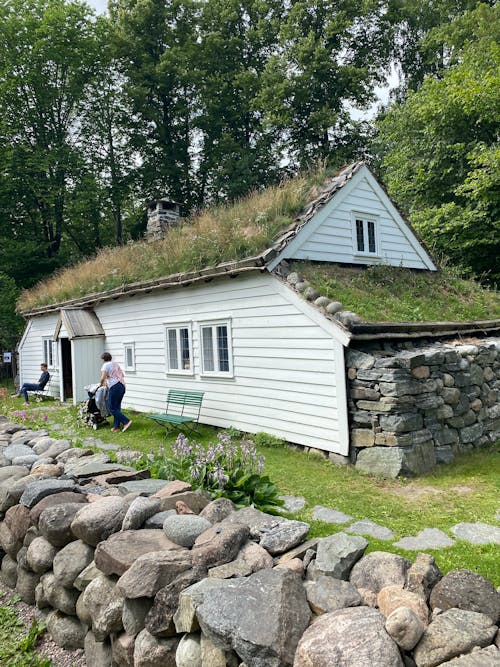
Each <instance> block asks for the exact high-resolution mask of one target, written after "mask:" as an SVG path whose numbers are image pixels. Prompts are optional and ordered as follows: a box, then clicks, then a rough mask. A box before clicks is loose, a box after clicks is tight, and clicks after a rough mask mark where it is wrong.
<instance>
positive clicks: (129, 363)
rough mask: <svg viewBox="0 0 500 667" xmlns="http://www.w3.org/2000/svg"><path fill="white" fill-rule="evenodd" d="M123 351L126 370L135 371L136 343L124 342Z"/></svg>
mask: <svg viewBox="0 0 500 667" xmlns="http://www.w3.org/2000/svg"><path fill="white" fill-rule="evenodd" d="M123 353H124V357H125V364H124V365H125V370H126V371H135V344H134V343H124V344H123Z"/></svg>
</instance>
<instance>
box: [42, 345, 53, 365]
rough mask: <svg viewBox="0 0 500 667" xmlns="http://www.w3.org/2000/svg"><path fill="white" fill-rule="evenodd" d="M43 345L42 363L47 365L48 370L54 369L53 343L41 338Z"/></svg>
mask: <svg viewBox="0 0 500 667" xmlns="http://www.w3.org/2000/svg"><path fill="white" fill-rule="evenodd" d="M42 345H43V353H42V354H43V362H44V363H45V364H47V366H48V367H49V368H54V366H55V353H54V352H55V351H54V341H53V340H52V338H42Z"/></svg>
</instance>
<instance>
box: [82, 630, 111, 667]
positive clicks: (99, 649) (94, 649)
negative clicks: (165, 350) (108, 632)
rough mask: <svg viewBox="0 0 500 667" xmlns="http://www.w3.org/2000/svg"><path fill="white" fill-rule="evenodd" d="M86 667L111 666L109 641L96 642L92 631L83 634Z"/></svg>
mask: <svg viewBox="0 0 500 667" xmlns="http://www.w3.org/2000/svg"><path fill="white" fill-rule="evenodd" d="M84 646H85V662H86V667H111V642H110V641H109V640H108V639H107V640H105V641H102V642H98V641H97V640H96V638H95V635H94V633H93V632H91V631H89V632H87V634H86V635H85V643H84Z"/></svg>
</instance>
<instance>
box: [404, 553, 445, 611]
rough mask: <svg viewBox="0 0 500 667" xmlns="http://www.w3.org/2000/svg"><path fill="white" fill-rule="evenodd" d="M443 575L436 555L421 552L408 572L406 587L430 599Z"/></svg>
mask: <svg viewBox="0 0 500 667" xmlns="http://www.w3.org/2000/svg"><path fill="white" fill-rule="evenodd" d="M442 576H443V575H442V574H441V571H440V569H439V568H438V566H437V565H436V561H435V560H434V557H433V556H431V555H430V554H426V553H419V554H417V557H416V558H415V560H414V562H413V565H412V566H411V567H410V569H409V570H408V572H407V573H406V588H407V589H408V590H409V591H412V592H413V593H417V594H418V595H421V596H422V597H424V598H425V599H426V600H428V599H429V595H430V594H431V591H432V589H433V588H434V586H435V585H436V584H437V582H438V581H439V580H440V579H441V578H442Z"/></svg>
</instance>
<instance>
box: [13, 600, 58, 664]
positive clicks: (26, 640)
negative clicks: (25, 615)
mask: <svg viewBox="0 0 500 667" xmlns="http://www.w3.org/2000/svg"><path fill="white" fill-rule="evenodd" d="M3 597H4V594H3V593H1V592H0V665H3V666H4V667H50V666H51V665H52V662H51V660H49V659H48V658H44V657H42V656H39V655H38V654H37V653H36V652H35V647H36V643H37V641H38V639H39V638H40V637H41V635H43V633H44V632H45V626H44V625H43V624H42V623H37V622H36V621H33V623H32V624H31V627H29V628H26V626H25V625H24V623H23V622H22V620H21V619H20V618H19V616H18V614H17V612H16V609H15V607H14V605H15V603H16V602H17V601H18V600H19V599H20V598H18V597H14V598H12V599H11V600H9V601H5V602H4V601H3Z"/></svg>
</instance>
